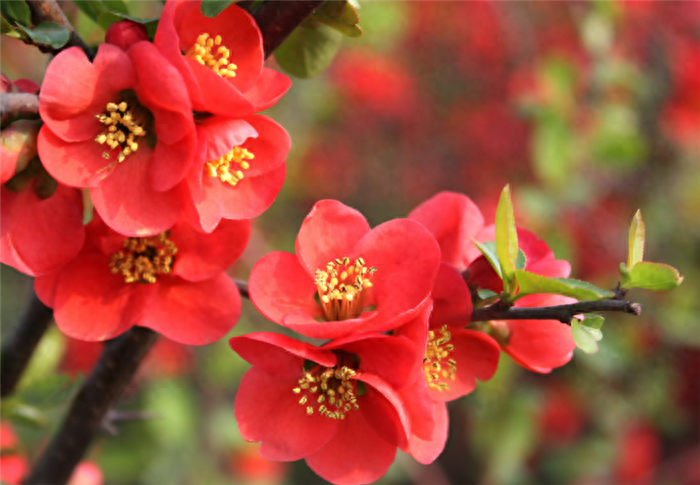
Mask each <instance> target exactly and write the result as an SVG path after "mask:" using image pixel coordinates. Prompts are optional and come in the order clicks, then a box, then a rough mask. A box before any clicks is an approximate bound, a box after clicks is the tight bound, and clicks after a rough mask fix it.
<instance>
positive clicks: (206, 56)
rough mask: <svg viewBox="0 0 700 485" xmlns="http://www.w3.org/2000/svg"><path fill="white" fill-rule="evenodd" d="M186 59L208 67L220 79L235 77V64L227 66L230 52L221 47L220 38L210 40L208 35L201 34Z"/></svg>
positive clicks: (218, 36)
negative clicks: (188, 58) (189, 58)
mask: <svg viewBox="0 0 700 485" xmlns="http://www.w3.org/2000/svg"><path fill="white" fill-rule="evenodd" d="M187 57H191V58H192V59H194V60H195V61H197V62H199V63H200V64H201V65H203V66H206V67H208V68H209V69H211V70H212V71H214V72H215V73H217V74H218V75H219V76H221V77H227V78H228V77H235V76H236V69H238V67H237V66H236V65H235V64H229V60H228V59H229V57H231V51H229V50H228V48H227V47H226V46H223V45H221V36H220V35H217V36H216V37H214V38H211V37H210V36H209V34H206V33H205V34H201V35H200V36H199V37H197V40H196V41H195V43H194V45H192V47H191V48H190V50H189V52H188V53H187Z"/></svg>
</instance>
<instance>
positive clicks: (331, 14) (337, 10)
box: [313, 1, 362, 37]
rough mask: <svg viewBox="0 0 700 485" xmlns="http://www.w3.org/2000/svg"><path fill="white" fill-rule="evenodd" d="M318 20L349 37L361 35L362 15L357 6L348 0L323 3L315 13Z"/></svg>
mask: <svg viewBox="0 0 700 485" xmlns="http://www.w3.org/2000/svg"><path fill="white" fill-rule="evenodd" d="M313 16H314V18H315V19H316V20H318V21H320V22H323V23H324V24H326V25H328V26H329V27H333V28H334V29H335V30H337V31H338V32H340V33H341V34H343V35H347V36H348V37H360V36H361V35H362V28H360V25H359V23H360V16H359V15H358V14H357V10H356V9H355V7H354V6H353V5H352V4H351V3H350V2H347V1H329V2H325V3H324V4H323V5H321V6H320V7H319V8H318V9H317V10H316V11H315V12H314V13H313Z"/></svg>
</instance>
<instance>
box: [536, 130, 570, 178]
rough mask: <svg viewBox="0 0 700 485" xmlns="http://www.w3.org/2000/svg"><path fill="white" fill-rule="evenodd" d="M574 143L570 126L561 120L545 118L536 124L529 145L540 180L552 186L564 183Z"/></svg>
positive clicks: (568, 171)
mask: <svg viewBox="0 0 700 485" xmlns="http://www.w3.org/2000/svg"><path fill="white" fill-rule="evenodd" d="M575 143H576V141H575V137H574V133H573V131H572V130H571V127H570V126H569V125H567V124H566V123H565V122H564V121H563V120H561V119H559V118H556V117H555V118H546V119H543V120H542V121H540V122H539V123H538V124H537V126H536V128H535V133H534V136H533V140H532V145H531V146H532V157H533V162H534V166H535V172H536V173H537V176H538V177H539V179H540V180H542V181H543V182H545V183H546V184H548V185H550V186H552V187H559V186H562V185H564V184H565V181H566V180H568V179H569V177H570V175H571V171H572V168H573V167H572V165H573V162H574V151H575Z"/></svg>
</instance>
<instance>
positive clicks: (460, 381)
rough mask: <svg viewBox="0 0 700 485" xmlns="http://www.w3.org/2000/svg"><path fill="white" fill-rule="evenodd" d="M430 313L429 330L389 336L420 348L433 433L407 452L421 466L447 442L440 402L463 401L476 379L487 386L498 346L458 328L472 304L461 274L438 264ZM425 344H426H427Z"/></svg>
mask: <svg viewBox="0 0 700 485" xmlns="http://www.w3.org/2000/svg"><path fill="white" fill-rule="evenodd" d="M432 297H433V310H432V313H431V314H430V320H429V326H428V327H427V328H426V326H425V325H424V322H422V323H423V324H422V325H421V322H417V321H414V322H410V323H408V324H406V325H404V326H402V327H400V328H398V329H396V330H395V331H394V335H399V336H404V337H406V338H408V339H409V340H411V341H412V342H414V343H415V344H416V345H417V346H421V343H422V347H421V348H423V349H425V356H424V357H423V364H422V371H423V372H422V373H421V374H422V375H421V376H420V380H421V383H422V384H421V385H423V386H425V385H427V390H428V393H429V396H430V399H431V400H432V401H433V414H434V416H435V431H434V434H433V435H432V436H431V437H429V438H425V437H420V436H417V435H416V433H414V434H413V435H412V436H411V443H410V453H411V455H412V456H413V457H414V458H415V459H416V460H418V461H419V462H421V463H424V464H428V463H432V462H433V461H434V460H435V459H436V458H437V457H438V456H439V455H440V453H442V450H443V448H444V447H445V441H446V440H447V428H448V416H447V408H446V407H445V404H444V403H445V402H447V401H452V400H454V399H457V398H459V397H461V396H465V395H467V394H469V393H470V392H471V391H473V390H474V388H475V387H476V380H477V378H478V379H479V380H481V381H487V380H489V379H491V377H493V375H494V374H495V372H496V369H497V367H498V358H499V356H500V353H501V351H500V347H499V345H498V343H497V342H496V341H495V340H494V339H492V338H491V337H489V336H488V335H486V334H484V333H482V332H478V331H475V330H467V329H464V328H462V327H464V326H465V325H468V324H469V319H470V316H471V313H472V301H471V294H470V292H469V288H467V285H466V283H465V282H464V279H463V278H462V275H461V274H460V273H459V271H457V270H456V269H455V268H454V267H452V266H450V265H449V264H446V263H442V264H441V265H440V271H439V272H438V275H437V278H436V279H435V287H434V288H433V292H432ZM426 341H427V345H426V343H425V342H426Z"/></svg>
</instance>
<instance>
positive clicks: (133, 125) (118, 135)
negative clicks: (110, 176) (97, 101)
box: [95, 101, 146, 162]
mask: <svg viewBox="0 0 700 485" xmlns="http://www.w3.org/2000/svg"><path fill="white" fill-rule="evenodd" d="M95 117H96V118H97V119H98V120H99V121H100V123H102V124H103V125H105V126H106V127H107V129H106V130H105V131H103V132H102V133H100V134H99V135H97V138H95V141H96V142H97V143H99V144H100V145H104V144H107V146H109V148H110V149H112V150H116V149H117V148H119V149H120V152H119V154H118V155H117V161H118V162H123V161H124V159H125V158H126V157H127V155H129V154H131V153H133V152H135V151H136V150H137V149H138V147H139V146H138V144H137V143H136V142H135V141H134V137H135V136H144V135H145V134H146V132H145V130H144V129H143V127H142V126H141V125H140V120H137V119H134V114H133V113H132V112H131V111H129V104H128V103H127V102H126V101H122V102H120V103H119V104H116V103H107V106H106V109H105V111H104V112H103V113H102V114H99V115H96V116H95ZM102 157H103V158H105V159H106V160H109V159H110V157H111V155H110V153H109V151H105V152H102Z"/></svg>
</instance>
